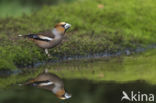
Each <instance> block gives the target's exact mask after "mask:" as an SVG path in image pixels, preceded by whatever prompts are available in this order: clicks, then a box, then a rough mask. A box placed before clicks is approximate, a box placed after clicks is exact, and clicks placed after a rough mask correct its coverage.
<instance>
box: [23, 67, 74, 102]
mask: <svg viewBox="0 0 156 103" xmlns="http://www.w3.org/2000/svg"><path fill="white" fill-rule="evenodd" d="M22 85H29V86H30V85H31V86H34V87H38V88H43V89H45V90H48V91H51V92H52V93H54V94H55V95H56V97H57V98H59V99H62V100H65V99H69V98H71V96H72V95H71V94H69V93H67V92H66V91H65V89H64V83H63V80H62V79H61V78H59V77H58V76H57V75H56V74H53V73H49V72H48V70H47V69H46V70H45V71H44V72H43V73H41V74H39V75H38V76H37V77H36V78H33V79H31V80H29V81H27V82H26V83H24V84H20V86H22Z"/></svg>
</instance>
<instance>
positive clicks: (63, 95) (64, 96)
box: [56, 89, 72, 100]
mask: <svg viewBox="0 0 156 103" xmlns="http://www.w3.org/2000/svg"><path fill="white" fill-rule="evenodd" d="M56 96H57V97H58V98H59V99H62V100H65V99H69V98H71V97H72V95H71V94H69V93H67V92H65V90H64V89H62V90H59V91H58V92H56Z"/></svg>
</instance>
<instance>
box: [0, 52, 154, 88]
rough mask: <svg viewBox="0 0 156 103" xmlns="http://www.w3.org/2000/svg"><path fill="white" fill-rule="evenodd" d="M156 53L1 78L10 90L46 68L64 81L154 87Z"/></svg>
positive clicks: (72, 63) (0, 84)
mask: <svg viewBox="0 0 156 103" xmlns="http://www.w3.org/2000/svg"><path fill="white" fill-rule="evenodd" d="M155 52H156V50H153V51H150V52H146V53H144V54H141V55H139V56H137V55H135V56H129V57H116V58H107V59H97V60H81V61H67V62H62V63H55V64H49V65H46V66H43V67H41V68H37V69H29V70H30V71H33V72H29V71H28V70H27V73H25V74H22V75H12V76H10V77H8V78H0V88H6V87H7V86H9V85H11V84H16V83H22V82H25V81H26V80H28V79H30V78H34V77H36V76H37V75H38V74H39V73H41V72H42V71H43V70H44V69H45V68H47V69H49V72H52V73H55V74H57V75H58V76H59V77H61V78H64V79H86V80H93V81H95V82H99V81H115V82H129V81H136V80H145V81H147V82H149V83H151V84H156V80H155V74H156V70H155V67H156V64H155V61H156V59H155V58H156V54H155ZM34 70H35V72H34ZM6 81H7V82H6Z"/></svg>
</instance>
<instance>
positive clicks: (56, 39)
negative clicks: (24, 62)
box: [18, 22, 71, 57]
mask: <svg viewBox="0 0 156 103" xmlns="http://www.w3.org/2000/svg"><path fill="white" fill-rule="evenodd" d="M70 27H71V24H69V23H66V22H60V23H57V24H56V25H55V26H54V28H53V29H52V30H48V31H44V32H39V33H35V34H28V35H18V36H19V37H25V38H29V39H31V40H33V41H34V43H35V44H36V45H37V46H38V47H40V48H43V49H44V50H45V53H46V55H48V57H50V56H51V55H50V54H49V52H48V49H50V48H53V47H55V46H57V45H58V44H60V43H61V42H62V40H63V38H64V36H65V33H66V31H67V30H68V29H69V28H70Z"/></svg>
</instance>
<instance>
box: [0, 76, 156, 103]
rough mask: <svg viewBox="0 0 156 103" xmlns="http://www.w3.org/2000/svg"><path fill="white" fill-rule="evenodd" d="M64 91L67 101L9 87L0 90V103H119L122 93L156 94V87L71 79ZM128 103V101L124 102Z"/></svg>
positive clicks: (47, 93) (20, 88) (41, 93)
mask: <svg viewBox="0 0 156 103" xmlns="http://www.w3.org/2000/svg"><path fill="white" fill-rule="evenodd" d="M64 81H65V84H66V85H65V87H66V89H67V90H68V91H69V92H70V93H72V95H73V97H72V98H71V99H68V100H65V101H63V100H59V99H57V98H56V97H55V96H54V95H53V94H52V93H51V92H49V91H46V90H43V89H38V88H34V87H28V86H24V87H18V86H11V87H9V88H7V89H5V90H0V92H1V93H0V102H1V103H121V97H122V96H123V94H122V91H125V92H126V93H127V94H130V93H131V91H134V93H136V94H138V91H140V93H146V94H150V93H154V94H156V85H150V84H148V83H146V82H145V81H139V80H138V81H134V82H129V83H117V82H111V81H109V82H106V81H103V82H97V83H94V82H92V81H88V80H81V79H73V80H64ZM124 102H128V101H126V100H125V101H124ZM142 103H145V102H142Z"/></svg>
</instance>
